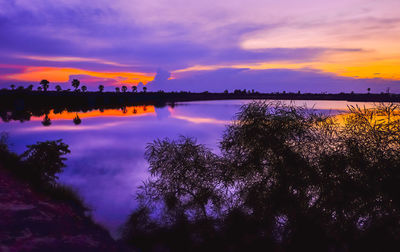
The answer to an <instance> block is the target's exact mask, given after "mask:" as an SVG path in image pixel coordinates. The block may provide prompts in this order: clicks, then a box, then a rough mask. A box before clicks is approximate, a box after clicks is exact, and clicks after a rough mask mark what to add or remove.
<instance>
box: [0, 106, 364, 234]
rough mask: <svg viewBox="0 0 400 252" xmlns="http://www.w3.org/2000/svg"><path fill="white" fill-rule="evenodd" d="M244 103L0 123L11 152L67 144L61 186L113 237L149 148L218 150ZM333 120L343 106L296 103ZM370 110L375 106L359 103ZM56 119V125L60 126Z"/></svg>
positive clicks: (130, 201)
mask: <svg viewBox="0 0 400 252" xmlns="http://www.w3.org/2000/svg"><path fill="white" fill-rule="evenodd" d="M244 103H245V101H207V102H191V103H179V104H177V106H175V107H174V108H171V107H165V108H154V107H150V109H149V108H147V109H146V110H145V111H143V109H140V108H137V111H138V113H137V114H133V113H132V111H131V110H133V108H128V112H126V113H125V114H124V113H123V112H122V111H118V110H114V111H112V112H110V111H105V112H104V113H99V112H93V111H92V112H89V113H88V114H87V115H86V116H85V115H84V114H83V113H78V115H79V116H80V118H81V119H82V123H81V124H80V125H74V124H73V122H72V118H73V116H75V113H71V114H63V115H62V116H58V118H55V117H57V115H54V114H51V115H50V116H49V117H50V119H52V125H51V126H49V127H44V126H43V125H42V124H41V119H42V118H40V119H39V118H37V120H35V119H34V118H33V119H32V120H31V121H29V122H24V123H20V122H15V121H14V122H9V123H0V132H2V131H5V132H8V133H9V135H10V143H11V144H12V146H11V149H13V150H14V151H16V152H18V153H21V152H22V151H23V150H24V149H25V145H28V144H32V143H35V142H37V141H45V140H55V139H60V138H62V139H63V140H64V142H66V143H67V144H68V145H69V146H70V149H71V151H72V153H71V154H70V155H69V156H68V161H67V168H66V169H65V171H64V173H63V174H62V175H61V176H60V181H61V182H62V183H65V184H67V185H71V186H72V187H74V188H75V189H77V191H78V192H79V193H80V194H81V195H82V196H83V198H84V199H85V202H86V203H88V205H89V206H91V207H92V208H93V209H94V211H93V215H94V219H95V220H96V221H98V222H99V223H101V224H102V225H104V226H106V227H107V228H109V229H110V230H111V231H112V232H113V233H114V234H115V231H116V230H117V228H118V227H119V226H120V225H121V224H122V223H123V222H124V221H125V219H126V217H127V216H128V214H129V213H130V212H131V211H132V209H133V208H134V206H135V201H134V195H135V191H136V188H137V186H139V185H140V184H141V181H143V180H144V179H146V177H147V172H146V171H147V164H146V161H145V159H144V157H143V156H144V151H145V147H146V144H147V143H149V142H151V141H153V140H154V139H156V138H164V137H169V138H176V137H178V136H179V135H184V136H193V137H196V138H197V139H198V142H199V143H203V144H206V146H208V147H210V148H213V149H215V148H216V146H217V143H218V141H219V140H220V139H221V133H222V132H223V130H224V128H225V125H226V124H227V123H228V122H229V121H230V120H232V119H233V118H234V115H235V114H236V113H237V112H238V110H239V108H240V106H241V105H242V104H244ZM295 104H296V105H304V104H306V105H307V107H310V108H311V107H313V106H314V108H315V109H317V110H320V111H324V112H325V113H329V114H336V113H338V111H343V110H346V108H347V105H348V104H356V103H349V102H343V101H297V102H295ZM359 105H361V106H363V105H366V106H367V107H371V106H372V103H359ZM55 119H56V120H55Z"/></svg>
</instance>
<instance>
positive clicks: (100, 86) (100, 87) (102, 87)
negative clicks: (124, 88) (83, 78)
mask: <svg viewBox="0 0 400 252" xmlns="http://www.w3.org/2000/svg"><path fill="white" fill-rule="evenodd" d="M103 90H104V86H103V85H99V92H100V93H101V92H103Z"/></svg>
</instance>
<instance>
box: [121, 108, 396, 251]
mask: <svg viewBox="0 0 400 252" xmlns="http://www.w3.org/2000/svg"><path fill="white" fill-rule="evenodd" d="M399 114H400V107H399V106H397V105H393V104H392V105H379V106H377V107H376V108H374V109H361V108H358V107H349V113H348V114H347V115H343V117H341V119H342V120H340V121H339V119H338V118H337V117H327V116H323V115H320V114H317V113H316V112H314V111H311V110H309V109H306V108H303V107H294V106H287V105H284V104H282V103H265V102H253V103H250V104H248V105H245V106H243V107H242V108H241V110H240V112H239V113H238V115H237V118H236V120H234V121H233V122H232V123H231V124H230V125H229V126H227V128H226V130H225V132H224V135H223V138H222V141H221V143H220V151H219V153H220V155H216V154H213V153H212V152H211V150H209V149H208V148H206V147H205V146H203V145H199V144H197V143H196V142H195V140H193V139H191V138H185V137H181V138H180V139H178V140H169V139H164V140H156V141H154V142H153V143H151V144H149V145H148V146H147V149H146V158H147V160H148V162H149V172H150V175H151V177H150V179H149V180H148V181H146V182H145V183H144V185H143V186H142V187H140V189H139V193H138V201H139V206H138V208H137V209H136V211H135V212H134V213H133V214H132V215H131V216H130V218H129V220H128V223H127V225H126V226H125V229H124V233H123V239H124V240H126V241H129V242H132V243H133V244H135V245H136V246H140V247H141V248H143V249H144V248H145V249H147V250H153V249H155V248H157V247H160V246H161V247H165V248H166V249H167V250H168V249H169V250H172V251H173V250H179V249H182V247H179V246H183V247H184V249H185V250H197V251H202V250H205V249H208V250H212V249H214V250H215V249H218V250H239V251H242V250H246V249H247V250H256V249H257V250H260V249H261V250H263V251H371V250H372V251H376V250H383V251H386V250H391V251H397V250H398V249H399V248H400V224H399V223H400V214H399V212H400V200H399V199H400V191H399V190H397V189H398V184H399V183H400V172H399V171H400V126H399V123H400V116H399ZM146 241H148V242H146ZM393 249H394V250H393Z"/></svg>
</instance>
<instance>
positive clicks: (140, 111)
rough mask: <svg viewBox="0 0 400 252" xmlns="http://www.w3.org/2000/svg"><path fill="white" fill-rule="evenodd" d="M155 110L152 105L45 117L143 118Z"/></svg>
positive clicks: (71, 118) (65, 113)
mask: <svg viewBox="0 0 400 252" xmlns="http://www.w3.org/2000/svg"><path fill="white" fill-rule="evenodd" d="M155 114H156V110H155V107H154V106H152V105H148V106H132V107H126V109H125V110H121V109H105V110H104V111H103V112H101V111H99V110H92V111H88V112H68V111H62V112H61V113H54V110H51V111H50V113H49V114H48V115H47V116H48V118H50V120H73V119H74V118H75V117H76V116H77V115H78V116H79V118H80V119H84V118H93V117H128V116H143V115H155ZM44 117H45V116H44V115H43V116H41V117H32V119H31V120H43V118H44Z"/></svg>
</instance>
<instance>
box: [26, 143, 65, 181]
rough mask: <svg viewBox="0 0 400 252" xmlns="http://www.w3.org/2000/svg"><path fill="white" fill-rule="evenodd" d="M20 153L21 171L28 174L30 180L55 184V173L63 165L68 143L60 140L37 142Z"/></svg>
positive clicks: (60, 170)
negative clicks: (22, 163)
mask: <svg viewBox="0 0 400 252" xmlns="http://www.w3.org/2000/svg"><path fill="white" fill-rule="evenodd" d="M27 148H28V149H27V150H26V151H25V152H24V153H23V154H22V155H21V159H22V161H23V162H24V165H23V169H24V171H23V172H26V173H27V174H29V176H30V178H31V180H32V181H35V182H38V183H41V184H55V182H56V179H57V178H58V177H57V173H60V172H62V170H63V168H64V167H65V163H64V161H65V160H66V158H65V157H64V156H65V155H66V154H68V153H70V150H69V148H68V145H66V144H65V143H63V142H62V140H61V139H60V140H56V141H45V142H37V143H36V144H33V145H28V146H27Z"/></svg>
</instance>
